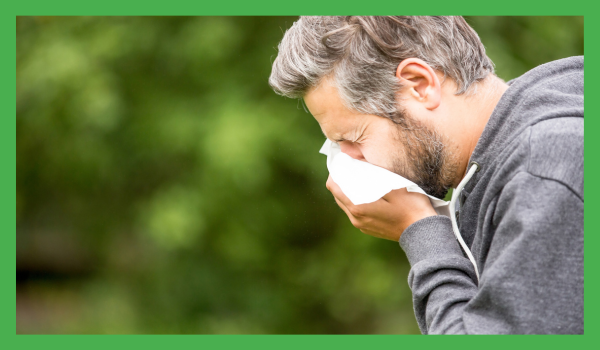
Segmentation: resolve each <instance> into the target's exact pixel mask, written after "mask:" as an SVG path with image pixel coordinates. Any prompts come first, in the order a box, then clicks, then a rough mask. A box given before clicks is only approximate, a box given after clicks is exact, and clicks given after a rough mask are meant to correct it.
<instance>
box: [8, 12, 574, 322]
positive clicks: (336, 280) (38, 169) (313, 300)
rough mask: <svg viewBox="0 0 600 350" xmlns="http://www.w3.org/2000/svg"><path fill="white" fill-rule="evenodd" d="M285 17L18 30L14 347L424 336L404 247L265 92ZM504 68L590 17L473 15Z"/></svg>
mask: <svg viewBox="0 0 600 350" xmlns="http://www.w3.org/2000/svg"><path fill="white" fill-rule="evenodd" d="M294 20H295V18H293V17H289V18H285V17H283V18H282V17H68V18H60V17H19V18H17V87H16V88H17V101H16V103H17V130H16V132H17V198H16V203H17V219H16V220H17V332H18V333H418V328H417V326H416V323H415V321H414V315H413V313H412V304H411V294H410V290H409V288H408V285H407V282H406V279H407V274H408V270H409V266H408V264H407V261H406V258H405V256H404V253H403V252H402V250H401V249H400V248H399V246H398V244H397V243H394V242H390V241H383V240H378V239H375V238H372V237H369V236H366V235H363V234H362V233H360V231H358V230H356V229H355V228H353V227H352V226H351V225H350V223H349V222H348V220H347V218H346V216H345V215H344V213H343V212H342V211H341V210H340V209H338V208H337V206H336V204H335V202H334V201H333V199H332V197H331V195H330V194H329V192H328V191H327V190H326V189H325V181H326V179H327V169H326V167H325V159H324V157H323V156H322V155H319V154H318V153H317V151H318V149H319V148H320V146H321V144H322V142H323V141H324V136H323V135H322V133H321V131H320V128H319V126H318V124H317V123H316V121H314V120H313V119H312V117H311V116H310V115H309V114H307V113H306V112H305V111H304V110H303V108H302V106H301V105H300V104H299V103H298V101H295V100H289V99H284V98H282V97H279V96H277V95H275V94H274V93H273V92H272V91H271V90H270V88H269V86H268V84H267V79H268V76H269V74H270V69H271V62H272V60H273V59H274V57H275V56H276V54H277V51H276V46H277V44H278V42H279V40H280V39H281V38H282V35H283V31H284V30H285V29H286V28H288V27H289V26H290V25H291V24H292V23H293V21H294ZM467 20H468V21H469V23H470V24H471V25H472V26H473V27H474V28H475V29H476V31H477V32H478V33H479V34H480V37H481V39H482V41H483V43H484V44H485V46H486V48H487V50H488V54H489V55H490V57H491V58H492V59H493V60H494V62H495V63H496V67H497V73H498V75H499V76H500V77H502V78H504V79H506V80H508V79H511V78H514V77H517V76H519V75H520V74H522V73H524V72H525V71H527V70H528V69H531V68H533V67H535V66H537V65H539V64H542V63H545V62H548V61H551V60H555V59H559V58H563V57H567V56H572V55H581V54H583V18H582V17H471V18H467Z"/></svg>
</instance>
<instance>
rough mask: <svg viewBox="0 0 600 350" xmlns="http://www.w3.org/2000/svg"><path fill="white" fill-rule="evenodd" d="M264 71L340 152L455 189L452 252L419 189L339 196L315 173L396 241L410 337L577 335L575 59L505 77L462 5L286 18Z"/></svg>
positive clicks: (447, 225) (445, 224) (371, 227)
mask: <svg viewBox="0 0 600 350" xmlns="http://www.w3.org/2000/svg"><path fill="white" fill-rule="evenodd" d="M269 83H270V84H271V86H272V87H273V88H274V90H275V91H276V92H277V93H279V94H281V95H284V96H288V97H292V98H303V99H304V101H305V103H306V105H307V107H308V109H309V110H310V112H311V114H312V115H313V116H314V118H315V119H316V120H317V121H318V122H319V125H320V126H321V129H322V130H323V133H324V134H325V135H326V137H327V138H328V139H330V140H332V141H335V142H337V143H339V145H340V147H341V150H342V152H344V153H347V154H348V155H350V156H351V157H353V158H355V159H359V160H362V161H365V162H369V163H371V164H374V165H377V166H380V167H383V168H386V169H388V170H390V171H393V172H395V173H397V174H399V175H401V176H403V177H406V178H408V179H410V180H411V181H413V182H415V183H416V184H418V185H419V186H420V187H421V188H423V189H424V190H425V191H426V192H427V193H428V194H430V195H433V196H436V197H438V198H443V197H444V196H445V194H446V193H447V191H448V189H449V188H450V187H453V188H456V187H457V186H459V184H460V187H463V186H464V189H463V190H462V191H461V192H460V195H459V196H458V197H457V198H458V204H457V205H458V208H457V209H458V210H457V212H456V213H455V215H456V217H457V224H458V225H457V228H458V229H459V230H460V236H461V237H459V238H462V239H464V242H465V244H466V249H465V250H464V249H461V246H460V245H459V243H458V242H457V239H456V237H455V235H454V233H453V227H452V221H451V219H450V218H449V217H447V216H442V215H436V212H435V210H434V209H433V208H432V206H431V204H430V202H429V200H428V198H427V197H426V196H423V195H421V194H418V193H409V192H407V191H406V190H405V189H402V190H395V191H392V192H389V193H388V194H387V195H385V196H384V197H383V198H381V199H379V200H378V201H376V202H373V203H368V204H362V205H353V204H352V202H351V201H350V200H348V198H347V197H346V196H345V195H344V193H343V192H342V191H341V190H340V188H339V187H338V186H337V185H336V184H335V183H334V182H333V181H332V180H331V178H329V179H328V180H327V188H328V189H329V190H330V191H331V192H332V194H333V195H334V197H335V200H336V202H337V203H338V205H339V206H340V207H341V208H342V209H343V210H344V211H345V212H346V214H347V215H348V217H349V219H350V220H351V221H352V223H353V225H354V226H356V227H357V228H359V229H360V230H361V231H362V232H364V233H367V234H370V235H373V236H376V237H380V238H386V239H390V240H394V241H399V243H400V246H401V247H402V248H403V249H404V251H405V253H406V254H407V257H408V260H409V262H410V264H411V271H410V274H409V277H408V281H409V285H410V288H411V290H412V293H413V302H414V310H415V315H416V318H417V321H418V324H419V327H420V329H421V331H422V332H423V333H424V334H440V333H453V334H461V333H529V334H531V333H537V334H540V333H583V57H572V58H567V59H563V60H559V61H555V62H551V63H547V64H544V65H542V66H540V67H537V68H535V69H533V70H531V71H529V72H527V73H526V74H524V75H523V76H521V77H519V78H517V79H515V80H513V81H511V82H508V83H505V82H504V81H503V80H501V79H500V78H498V77H497V76H496V75H495V74H494V66H493V63H492V62H491V60H490V59H489V58H488V57H487V56H486V53H485V49H484V46H483V45H482V43H481V41H480V40H479V37H478V36H477V34H476V33H475V31H474V30H473V29H472V28H470V27H469V25H468V24H467V23H466V22H465V20H464V19H463V18H462V17H357V16H351V17H302V18H300V19H299V20H298V21H297V22H296V23H294V25H293V26H292V27H291V28H290V29H289V30H288V31H287V32H286V34H285V36H284V38H283V40H282V42H281V43H280V45H279V54H278V57H277V59H276V60H275V61H274V63H273V71H272V73H271V77H270V79H269ZM467 173H468V176H466V175H467ZM470 254H472V257H473V263H472V262H471V261H470V259H469V255H470Z"/></svg>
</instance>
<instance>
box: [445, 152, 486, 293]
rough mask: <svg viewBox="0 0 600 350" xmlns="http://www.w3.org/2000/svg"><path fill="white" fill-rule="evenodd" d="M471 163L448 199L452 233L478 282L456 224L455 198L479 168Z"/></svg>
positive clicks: (474, 264)
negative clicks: (467, 258)
mask: <svg viewBox="0 0 600 350" xmlns="http://www.w3.org/2000/svg"><path fill="white" fill-rule="evenodd" d="M471 164H473V165H472V166H471V168H470V169H469V171H468V172H467V175H465V178H464V179H462V181H461V182H460V183H459V184H458V186H457V187H456V188H455V189H454V191H453V192H452V199H451V200H450V221H452V230H453V231H454V235H455V236H456V239H457V240H458V243H460V246H461V247H462V249H463V250H464V251H465V253H466V254H467V257H469V260H471V263H472V264H473V267H475V275H476V276H477V282H478V283H479V271H478V270H477V263H476V262H475V258H473V254H471V251H470V250H469V248H468V247H467V245H466V244H465V241H464V240H463V238H462V236H461V234H460V231H458V224H457V223H456V200H457V199H458V198H459V196H460V192H461V191H462V190H463V188H464V187H465V185H466V184H467V182H469V180H471V177H473V174H475V173H476V172H477V171H478V170H479V165H478V164H477V163H471Z"/></svg>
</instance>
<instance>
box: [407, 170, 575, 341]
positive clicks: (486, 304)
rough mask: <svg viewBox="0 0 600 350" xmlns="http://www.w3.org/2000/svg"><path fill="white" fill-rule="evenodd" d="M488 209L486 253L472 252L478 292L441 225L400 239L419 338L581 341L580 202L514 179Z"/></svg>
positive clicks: (566, 192)
mask: <svg viewBox="0 0 600 350" xmlns="http://www.w3.org/2000/svg"><path fill="white" fill-rule="evenodd" d="M496 203H497V204H496V205H495V206H490V209H489V210H490V211H491V212H488V213H487V215H486V216H488V215H492V216H491V217H493V219H492V225H490V226H489V227H486V234H491V235H493V239H492V240H491V244H490V246H489V250H488V252H487V254H486V256H485V258H484V259H482V257H478V256H477V252H473V253H474V255H475V256H476V259H477V260H478V261H479V262H480V265H481V266H479V269H480V273H481V280H480V283H479V285H478V284H477V279H476V277H475V271H474V268H473V266H472V265H471V262H470V261H469V260H468V259H467V258H466V257H465V256H464V255H463V252H462V250H461V249H460V246H459V245H458V243H457V242H456V239H455V238H454V234H453V232H452V226H451V222H450V219H449V218H447V217H444V216H434V217H429V218H425V219H423V220H420V221H417V222H416V223H414V224H413V225H411V226H409V227H408V228H407V229H406V230H405V232H404V233H403V234H402V236H401V238H400V246H401V247H402V248H403V249H404V251H405V252H406V254H407V257H408V260H409V262H410V264H411V271H410V273H409V278H408V282H409V286H410V288H411V290H412V292H413V303H414V310H415V315H416V318H417V322H418V324H419V327H420V329H421V331H422V333H423V334H507V333H508V334H546V333H553V334H560V333H583V199H582V198H580V197H579V196H577V195H576V194H575V193H574V192H573V191H572V190H571V189H570V188H569V187H567V186H565V185H564V184H562V183H560V182H558V181H555V180H551V179H545V178H541V177H537V176H534V175H531V174H529V173H526V172H522V173H518V174H517V175H516V176H514V177H513V178H512V179H511V180H510V181H509V182H508V183H507V185H506V186H505V187H504V189H503V190H502V191H501V192H500V193H499V194H498V196H497V201H496ZM492 207H493V208H492ZM565 325H571V326H570V327H571V328H565Z"/></svg>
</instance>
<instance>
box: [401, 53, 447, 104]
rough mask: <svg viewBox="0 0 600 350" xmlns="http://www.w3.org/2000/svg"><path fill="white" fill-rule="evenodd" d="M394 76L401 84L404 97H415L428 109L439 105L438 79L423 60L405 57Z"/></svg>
mask: <svg viewBox="0 0 600 350" xmlns="http://www.w3.org/2000/svg"><path fill="white" fill-rule="evenodd" d="M396 77H397V78H398V79H400V84H401V85H402V86H403V88H402V90H403V94H404V97H407V96H408V98H413V99H415V100H416V101H418V102H420V103H422V104H423V106H424V107H425V108H427V109H429V110H433V109H436V108H437V107H439V105H440V103H441V101H442V88H441V84H440V79H439V78H438V76H437V74H435V71H434V70H433V68H431V66H429V65H428V64H427V63H425V62H424V61H423V60H420V59H418V58H407V59H405V60H404V61H402V62H400V64H399V65H398V69H396Z"/></svg>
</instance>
